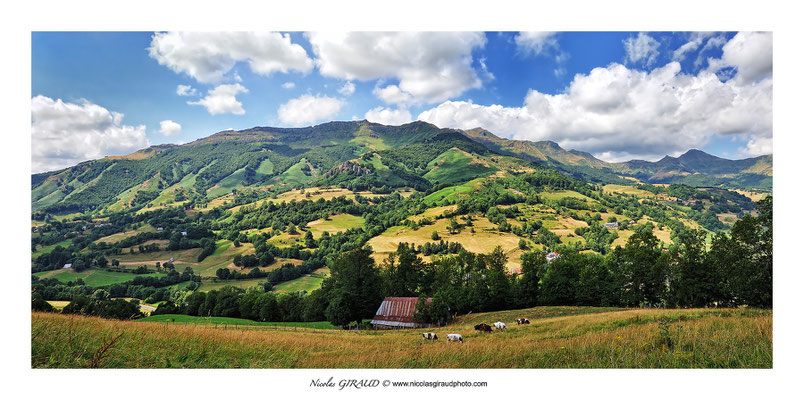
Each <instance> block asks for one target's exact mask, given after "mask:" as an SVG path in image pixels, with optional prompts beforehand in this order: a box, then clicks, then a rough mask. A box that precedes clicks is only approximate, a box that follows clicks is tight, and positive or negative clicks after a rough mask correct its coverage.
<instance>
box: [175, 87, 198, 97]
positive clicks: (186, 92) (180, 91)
mask: <svg viewBox="0 0 804 400" xmlns="http://www.w3.org/2000/svg"><path fill="white" fill-rule="evenodd" d="M176 94H177V95H179V96H195V95H196V94H198V92H197V91H196V90H195V88H194V87H192V86H190V85H179V86H176Z"/></svg>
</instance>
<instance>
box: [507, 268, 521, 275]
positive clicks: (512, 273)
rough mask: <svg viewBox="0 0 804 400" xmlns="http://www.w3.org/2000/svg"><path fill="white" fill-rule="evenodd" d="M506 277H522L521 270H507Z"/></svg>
mask: <svg viewBox="0 0 804 400" xmlns="http://www.w3.org/2000/svg"><path fill="white" fill-rule="evenodd" d="M508 275H522V268H514V269H511V270H508Z"/></svg>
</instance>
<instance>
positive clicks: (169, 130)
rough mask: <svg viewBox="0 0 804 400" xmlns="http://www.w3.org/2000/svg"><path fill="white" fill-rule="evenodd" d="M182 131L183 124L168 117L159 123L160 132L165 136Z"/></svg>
mask: <svg viewBox="0 0 804 400" xmlns="http://www.w3.org/2000/svg"><path fill="white" fill-rule="evenodd" d="M180 132H181V124H179V123H177V122H173V121H171V120H169V119H166V120H164V121H162V122H160V123H159V133H161V134H163V135H165V136H171V135H176V134H178V133H180Z"/></svg>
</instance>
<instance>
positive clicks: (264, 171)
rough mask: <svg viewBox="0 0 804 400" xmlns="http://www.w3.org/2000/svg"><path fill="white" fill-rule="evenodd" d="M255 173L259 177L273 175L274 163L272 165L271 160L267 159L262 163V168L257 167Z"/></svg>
mask: <svg viewBox="0 0 804 400" xmlns="http://www.w3.org/2000/svg"><path fill="white" fill-rule="evenodd" d="M254 172H256V175H257V176H258V177H259V176H265V175H271V174H273V173H274V163H272V162H271V160H269V159H267V158H266V159H264V160H262V162H260V166H259V167H257V169H256V170H255V171H254Z"/></svg>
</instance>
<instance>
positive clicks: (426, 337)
mask: <svg viewBox="0 0 804 400" xmlns="http://www.w3.org/2000/svg"><path fill="white" fill-rule="evenodd" d="M422 340H434V341H438V335H436V334H435V333H433V332H425V333H422Z"/></svg>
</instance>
